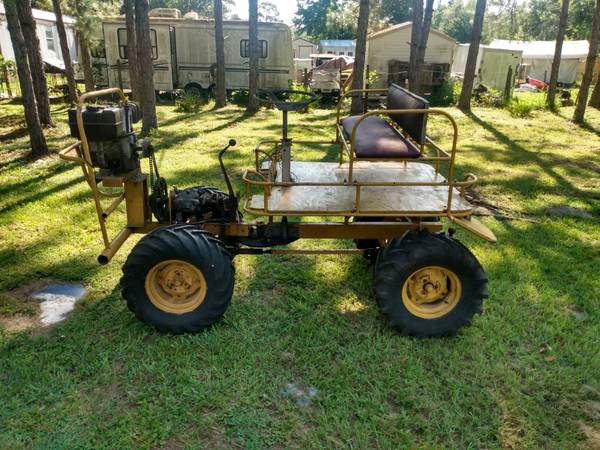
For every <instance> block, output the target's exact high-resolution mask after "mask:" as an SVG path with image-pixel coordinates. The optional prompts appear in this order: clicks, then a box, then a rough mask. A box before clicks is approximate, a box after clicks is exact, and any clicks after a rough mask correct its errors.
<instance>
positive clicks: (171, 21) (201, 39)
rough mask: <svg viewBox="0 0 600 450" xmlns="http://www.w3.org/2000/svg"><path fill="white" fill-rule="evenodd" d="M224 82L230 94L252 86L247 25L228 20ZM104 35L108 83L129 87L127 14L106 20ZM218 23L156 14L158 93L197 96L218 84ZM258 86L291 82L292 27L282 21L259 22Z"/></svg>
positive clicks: (152, 21)
mask: <svg viewBox="0 0 600 450" xmlns="http://www.w3.org/2000/svg"><path fill="white" fill-rule="evenodd" d="M223 28H224V35H225V78H226V82H225V84H226V87H227V89H229V90H236V89H247V88H248V70H249V66H248V63H249V59H248V57H249V45H248V44H249V41H248V22H244V21H238V20H235V21H225V22H224V23H223ZM103 34H104V43H105V52H106V64H107V67H108V85H109V86H111V87H113V86H119V87H123V88H129V87H130V86H129V71H128V61H127V58H128V55H127V30H126V28H125V18H124V17H123V16H120V17H114V18H107V19H105V20H104V23H103ZM214 36H215V35H214V21H212V20H207V19H198V18H197V16H196V15H189V14H186V16H184V17H181V16H180V14H178V11H177V13H175V14H172V15H171V16H170V17H169V15H168V14H165V13H162V12H161V14H159V15H156V14H152V15H151V17H150V40H151V47H152V59H153V66H154V86H155V89H156V90H159V91H172V90H175V89H186V90H188V91H191V92H199V91H200V90H202V89H208V88H210V87H211V86H213V85H214V84H215V76H216V54H215V38H214ZM258 39H259V49H260V60H259V87H260V88H265V89H285V88H287V87H288V86H289V82H290V80H292V78H293V56H292V40H291V33H290V29H289V27H288V26H287V25H285V24H283V23H259V26H258Z"/></svg>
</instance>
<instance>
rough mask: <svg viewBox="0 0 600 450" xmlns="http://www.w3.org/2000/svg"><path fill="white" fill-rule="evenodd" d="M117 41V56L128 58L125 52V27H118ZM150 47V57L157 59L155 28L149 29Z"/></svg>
mask: <svg viewBox="0 0 600 450" xmlns="http://www.w3.org/2000/svg"><path fill="white" fill-rule="evenodd" d="M117 41H118V44H119V58H121V59H129V56H128V53H127V29H126V28H119V29H118V30H117ZM150 47H151V49H152V59H158V44H157V40H156V30H153V29H150Z"/></svg>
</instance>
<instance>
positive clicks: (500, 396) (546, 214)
mask: <svg viewBox="0 0 600 450" xmlns="http://www.w3.org/2000/svg"><path fill="white" fill-rule="evenodd" d="M449 111H450V112H451V113H452V114H453V115H454V116H455V117H456V118H457V120H458V122H459V126H460V133H461V134H460V141H459V143H460V156H459V159H458V167H459V177H460V176H462V175H463V174H465V173H467V172H474V173H476V174H477V175H478V176H479V177H480V179H481V183H480V185H479V187H478V191H479V192H480V193H481V194H482V195H483V196H484V197H485V199H486V200H487V201H488V202H490V203H492V204H494V205H496V206H497V207H498V208H500V209H501V210H502V211H504V212H506V213H507V214H508V215H510V216H511V217H515V218H517V219H518V220H502V219H499V218H493V217H488V218H484V219H483V221H484V222H485V224H486V225H487V226H489V227H490V228H491V229H492V230H493V231H494V232H495V233H496V235H497V236H498V240H499V242H498V243H497V244H496V245H492V244H487V243H485V242H483V241H481V240H478V239H477V238H475V237H473V236H471V235H469V234H467V233H466V232H463V231H458V233H457V236H458V238H459V239H461V240H462V241H463V242H465V243H466V244H467V245H468V246H469V248H471V249H472V251H473V252H474V253H475V254H476V255H477V257H478V258H479V259H480V260H481V262H482V264H483V266H484V267H485V269H486V270H487V272H488V275H489V280H490V281H489V291H490V298H489V300H488V301H487V302H486V307H485V312H484V314H483V315H481V316H478V317H477V318H476V319H475V321H474V323H473V325H472V326H471V327H469V328H466V329H464V331H463V332H462V333H461V334H460V335H459V336H458V337H456V338H449V339H435V340H416V339H412V338H403V337H400V336H398V335H396V334H395V333H394V332H392V331H391V330H390V329H388V327H387V326H386V325H385V323H384V321H383V320H382V318H381V317H380V315H379V313H378V311H377V307H376V305H375V303H374V301H373V294H372V290H371V286H370V283H371V273H370V269H369V267H368V266H367V264H366V263H365V262H364V261H363V260H362V258H359V257H343V256H318V257H316V256H315V257H312V256H305V257H292V256H262V257H258V256H256V257H249V256H242V257H238V258H236V260H235V265H236V271H237V281H236V289H235V293H234V298H233V302H232V305H231V307H230V308H229V310H228V312H227V313H226V315H225V318H224V320H223V321H222V322H221V323H219V324H218V325H217V326H215V327H213V328H212V329H210V330H209V331H207V332H205V333H201V334H198V335H189V336H169V335H160V334H158V333H156V332H154V331H153V330H152V329H151V328H149V327H148V326H146V325H144V324H142V323H139V322H138V321H137V320H136V319H135V318H134V317H133V315H132V314H131V313H130V312H129V311H128V310H127V308H126V306H125V303H124V301H123V300H122V299H121V297H120V293H119V290H118V282H119V277H120V266H121V265H122V263H123V262H124V260H125V258H126V256H127V253H128V251H129V250H130V249H131V247H132V246H133V245H134V239H132V240H131V242H127V244H126V246H125V247H124V248H123V249H122V250H121V251H120V253H118V254H117V256H116V257H115V259H114V260H113V261H112V262H111V264H109V265H108V266H99V265H97V264H96V262H95V258H96V256H97V254H98V252H99V249H100V245H101V243H100V236H99V233H98V225H97V223H96V220H95V212H94V209H93V205H92V202H91V201H90V196H89V193H88V190H87V188H86V186H85V185H84V183H83V180H82V175H81V173H80V169H79V168H77V167H73V166H71V165H70V164H67V163H64V162H61V161H60V160H58V159H57V158H56V157H50V158H46V159H44V160H41V161H37V162H29V161H27V160H26V159H25V153H26V151H27V148H26V147H27V137H26V135H24V134H23V133H22V132H19V131H16V127H17V125H18V124H19V123H21V122H22V120H23V119H22V111H21V108H20V107H19V106H16V105H8V104H6V103H4V104H1V105H0V135H1V136H2V137H0V139H1V140H2V147H1V148H0V266H1V267H2V271H1V272H0V292H2V291H4V292H5V293H4V294H3V295H10V294H6V292H8V291H10V290H12V289H14V288H17V287H18V286H20V285H22V284H26V283H30V282H35V281H36V280H39V279H41V278H48V279H55V280H68V281H71V280H72V281H81V282H83V283H84V284H85V286H86V287H87V289H88V291H89V294H88V296H87V297H86V298H85V299H84V300H82V302H80V304H79V305H78V307H77V308H76V311H75V313H74V314H73V315H72V316H71V317H70V319H69V320H67V321H66V322H64V323H62V324H60V325H58V326H57V327H55V328H54V329H52V330H49V331H46V332H40V331H33V332H20V333H9V332H8V331H6V330H5V331H0V383H1V385H2V389H0V405H2V407H1V408H0V430H1V432H0V448H3V449H4V448H7V449H19V448H34V449H47V448H52V449H72V448H123V449H124V448H136V449H137V448H169V449H179V448H189V449H192V448H206V449H217V448H247V449H262V448H354V449H363V448H381V449H391V448H423V449H430V448H451V449H454V448H456V449H459V448H460V449H463V448H486V449H487V448H489V449H493V448H509V449H517V448H518V449H521V448H531V449H538V448H549V449H573V448H590V447H593V446H594V445H598V437H597V436H598V433H600V425H599V417H598V410H599V405H600V353H599V349H600V345H599V344H598V336H599V335H600V303H599V301H598V300H600V277H599V276H598V269H599V267H600V258H599V255H600V226H599V217H600V191H599V186H600V113H599V112H598V111H594V110H590V111H589V113H588V118H589V125H588V127H586V128H580V127H577V126H575V125H573V124H572V123H570V122H569V118H570V116H571V114H572V108H562V109H561V110H560V112H559V113H558V114H552V113H550V112H543V111H536V112H534V113H533V117H532V118H528V119H515V118H512V117H511V116H510V115H509V113H508V112H507V111H505V110H492V109H483V108H480V109H475V110H474V113H473V115H470V116H466V115H463V114H462V113H460V112H458V111H456V110H455V109H449ZM158 112H159V123H160V129H159V131H158V132H157V133H156V135H155V136H154V137H153V142H154V144H155V146H156V147H157V148H158V149H159V151H160V153H159V155H158V159H159V161H160V166H161V171H162V173H163V174H164V175H165V176H166V178H167V179H168V180H169V183H170V184H171V185H173V184H177V185H178V186H180V187H182V186H187V185H191V184H210V185H216V186H220V187H221V188H223V187H224V183H223V182H222V179H221V175H220V173H219V169H218V163H217V159H216V153H217V150H218V149H220V148H221V147H222V146H223V145H224V144H226V142H227V140H228V139H229V138H236V139H237V140H238V146H237V147H235V148H233V149H232V150H231V152H230V153H228V156H227V164H228V166H229V168H230V171H231V173H232V174H235V176H234V179H235V182H236V184H237V185H238V187H239V186H241V184H240V173H241V170H242V169H243V168H245V167H248V166H250V165H251V164H252V152H251V150H252V148H253V144H254V143H255V142H256V141H257V140H259V139H263V138H266V137H270V136H272V135H279V132H280V130H279V124H280V115H279V113H277V112H276V111H261V112H260V113H258V114H257V115H256V116H247V115H245V114H244V112H243V111H242V110H240V109H238V108H236V107H228V108H226V109H224V110H222V111H219V112H214V111H211V110H203V111H202V112H200V113H198V114H191V115H188V114H183V113H175V112H174V111H173V106H172V105H162V106H159V111H158ZM55 116H56V117H57V118H58V119H59V122H60V126H59V128H58V129H55V130H50V131H48V139H49V142H50V144H51V146H52V148H53V149H54V150H58V149H59V148H61V147H64V146H66V145H67V144H68V143H70V142H71V139H70V138H69V137H68V136H67V128H66V126H65V124H64V119H65V110H64V108H63V109H60V110H57V111H56V114H55ZM332 123H333V113H332V111H330V110H319V109H317V110H314V111H312V112H311V113H310V114H302V115H299V114H292V116H290V126H291V130H290V132H291V135H292V136H294V137H298V138H319V137H322V138H330V137H331V136H332V135H333V126H332ZM438 125H439V124H438V123H432V125H431V128H432V132H433V134H434V135H435V136H436V138H437V139H439V140H441V141H447V139H448V137H449V136H448V133H447V132H446V131H444V130H443V129H441V128H440V127H439V126H438ZM296 154H297V155H298V157H300V158H302V159H315V160H322V159H334V158H335V154H334V149H333V148H331V149H328V150H327V151H326V152H323V151H320V150H318V149H317V148H307V149H297V150H296ZM566 207H570V208H577V209H568V208H566ZM572 211H578V212H579V213H580V215H583V216H586V217H571V216H569V213H570V212H572ZM561 214H563V215H561ZM523 219H526V220H523ZM117 227H118V224H114V225H113V226H112V228H111V229H112V230H113V231H114V230H116V229H117ZM306 244H307V245H312V246H326V245H342V246H348V247H349V246H351V243H350V242H342V243H341V244H338V243H333V244H331V243H320V242H309V243H306ZM3 298H4V299H6V297H3ZM4 303H5V304H8V305H9V306H6V307H5V308H4V309H3V310H2V311H4V314H5V315H6V316H7V317H5V318H7V319H10V313H11V312H13V313H17V312H19V309H18V308H16V307H15V305H14V304H13V303H10V302H8V301H6V300H4ZM15 309H16V311H15ZM0 323H2V322H0ZM0 326H1V325H0ZM288 383H295V384H296V385H298V386H299V387H301V388H309V387H311V386H312V387H315V388H316V389H317V390H318V393H317V395H316V396H315V397H314V399H313V401H312V403H311V404H310V405H309V406H306V407H300V406H298V405H297V404H296V403H295V402H294V401H293V399H290V398H289V397H287V396H285V395H283V394H282V389H283V388H284V387H285V386H286V385H287V384H288ZM593 433H596V435H595V436H596V438H595V439H596V440H595V441H594V437H593Z"/></svg>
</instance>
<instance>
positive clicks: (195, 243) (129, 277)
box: [121, 225, 235, 334]
mask: <svg viewBox="0 0 600 450" xmlns="http://www.w3.org/2000/svg"><path fill="white" fill-rule="evenodd" d="M168 259H179V260H182V261H186V262H189V263H191V264H193V265H194V266H196V267H198V268H199V269H200V270H201V271H202V273H203V275H204V277H205V279H206V283H207V285H208V286H207V293H206V298H205V299H204V301H203V302H202V304H201V305H200V306H199V307H198V308H196V309H195V310H194V311H191V312H189V313H186V314H171V313H167V312H164V311H161V310H160V309H158V308H157V307H155V306H154V305H153V304H152V302H151V301H150V299H149V298H148V296H147V294H146V289H145V286H144V283H145V280H146V274H147V273H148V271H149V270H150V269H151V268H152V267H154V266H155V265H156V264H158V263H160V262H161V261H164V260H168ZM234 276H235V270H234V267H233V264H232V262H231V255H230V254H229V253H228V252H227V250H226V249H225V246H224V245H223V243H222V242H221V241H220V240H218V239H217V238H215V237H214V236H213V235H211V234H210V233H208V232H206V231H203V230H201V229H199V228H197V227H195V226H192V225H172V226H168V227H164V228H159V229H158V230H156V231H154V232H152V233H150V234H148V235H146V236H144V237H143V238H142V239H141V240H140V241H139V242H138V243H137V245H136V246H135V247H134V248H133V250H132V251H131V253H130V254H129V256H128V257H127V261H126V262H125V264H124V265H123V277H122V278H121V293H122V295H123V297H124V298H125V299H126V300H127V306H128V307H129V309H130V310H131V311H132V312H133V313H134V314H135V315H136V317H137V318H138V319H140V320H141V321H143V322H146V323H149V324H151V325H153V326H155V327H156V328H157V329H158V330H159V331H162V332H171V333H177V334H179V333H194V332H198V331H200V330H203V329H205V328H208V327H209V326H211V325H212V324H214V323H215V322H217V321H218V320H219V319H220V318H221V317H222V316H223V314H224V313H225V311H226V310H227V307H228V306H229V304H230V302H231V296H232V295H233V286H234Z"/></svg>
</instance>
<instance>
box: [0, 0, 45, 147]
mask: <svg viewBox="0 0 600 450" xmlns="http://www.w3.org/2000/svg"><path fill="white" fill-rule="evenodd" d="M16 1H20V0H5V1H4V8H5V10H6V22H7V25H8V31H9V33H10V40H11V42H12V46H13V50H14V52H15V62H16V65H17V74H18V76H19V84H20V86H21V95H22V97H23V107H24V109H25V121H26V123H27V129H28V131H29V139H30V142H31V154H32V155H33V156H36V157H39V156H44V155H47V154H48V146H47V145H46V139H45V138H44V133H43V131H42V124H41V123H40V117H39V115H38V109H37V104H36V100H35V93H34V90H33V80H32V78H31V69H30V67H29V56H28V54H27V45H26V44H25V37H24V36H23V32H22V30H21V24H20V23H19V16H18V12H17V6H16V4H15V2H16Z"/></svg>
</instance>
